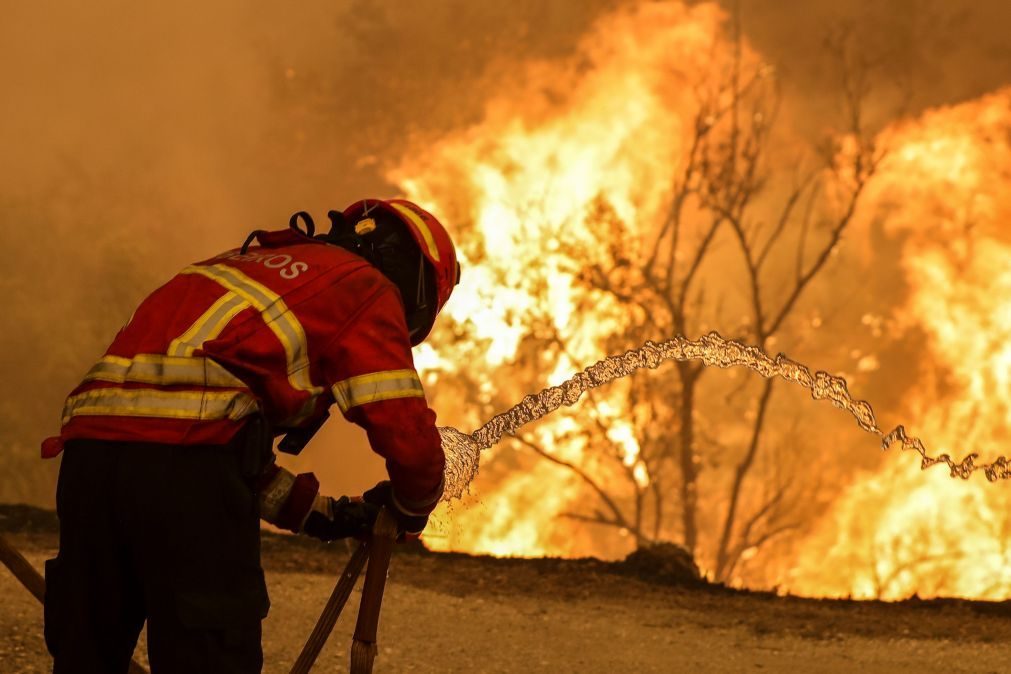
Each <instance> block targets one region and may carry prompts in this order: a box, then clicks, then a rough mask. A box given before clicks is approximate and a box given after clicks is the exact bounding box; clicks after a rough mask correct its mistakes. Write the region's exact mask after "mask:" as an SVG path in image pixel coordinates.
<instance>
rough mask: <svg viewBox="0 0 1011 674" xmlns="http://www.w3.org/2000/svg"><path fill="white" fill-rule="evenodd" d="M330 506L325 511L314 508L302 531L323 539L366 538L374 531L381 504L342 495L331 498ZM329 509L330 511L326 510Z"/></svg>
mask: <svg viewBox="0 0 1011 674" xmlns="http://www.w3.org/2000/svg"><path fill="white" fill-rule="evenodd" d="M329 506H330V507H329V508H328V509H327V508H324V509H323V510H324V512H320V511H319V510H316V509H313V510H312V511H310V512H309V516H308V517H307V518H306V520H305V524H304V525H302V531H303V532H304V533H306V534H308V535H309V536H312V537H313V538H318V539H320V540H321V541H327V542H329V541H333V540H336V539H338V538H349V537H353V538H358V539H360V540H364V539H365V538H367V537H368V536H369V534H370V533H372V526H373V525H374V524H375V523H376V517H378V516H379V510H380V506H378V505H375V504H372V503H366V502H364V501H361V500H358V499H350V498H348V497H347V496H341V497H340V498H339V499H334V498H330V499H329ZM326 510H329V511H330V512H329V513H326V512H325V511H326Z"/></svg>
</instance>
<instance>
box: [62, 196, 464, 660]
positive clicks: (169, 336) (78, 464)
mask: <svg viewBox="0 0 1011 674" xmlns="http://www.w3.org/2000/svg"><path fill="white" fill-rule="evenodd" d="M329 215H330V220H331V228H330V231H329V233H327V234H319V235H317V234H316V232H315V227H314V224H313V222H312V219H311V218H310V217H309V216H308V215H307V214H306V213H304V212H300V213H296V214H295V215H294V216H292V219H291V222H290V227H289V228H288V229H286V230H281V231H262V230H261V231H256V232H253V233H252V234H250V236H249V238H248V239H247V240H246V242H245V244H244V245H243V246H242V247H241V248H238V249H235V250H231V251H227V252H225V253H222V254H220V255H217V256H215V257H213V258H211V259H209V260H205V261H203V262H198V263H196V264H193V265H191V266H189V267H187V268H185V269H183V270H182V272H180V273H179V274H178V275H176V276H175V277H174V278H173V279H171V280H170V281H169V282H168V283H166V284H165V285H163V286H162V287H160V288H158V289H157V290H155V291H154V293H152V294H151V295H150V296H149V297H148V298H147V299H145V300H144V301H143V302H142V303H141V304H140V306H139V307H138V308H137V310H136V311H135V312H134V314H133V316H132V317H131V319H130V321H129V322H128V323H127V324H126V325H125V326H124V327H123V328H122V329H121V330H120V332H119V334H118V335H117V336H116V338H115V339H114V340H113V342H112V345H111V346H110V347H109V348H108V350H107V351H106V353H105V355H104V356H103V357H102V358H101V359H100V360H99V361H98V362H97V363H96V364H95V365H94V367H92V368H91V370H90V371H89V372H88V373H87V375H86V376H85V377H84V380H83V381H82V382H81V384H80V385H79V386H78V387H77V388H76V389H74V390H73V391H72V392H71V394H70V396H69V397H68V398H67V400H66V403H65V406H64V408H63V418H62V428H61V432H60V435H59V436H58V437H55V438H49V439H47V440H46V441H45V442H44V443H43V448H42V449H43V456H45V457H52V456H56V455H57V454H60V453H61V452H62V454H63V460H62V465H61V467H60V476H59V483H58V487H57V497H56V501H57V512H58V514H59V518H60V550H59V553H58V555H57V556H56V558H55V559H53V560H50V561H48V562H46V581H47V594H46V603H45V608H46V615H45V635H46V643H47V646H48V648H49V650H50V652H51V653H52V654H53V656H54V662H55V664H54V671H55V672H56V673H57V674H60V673H62V672H125V671H127V668H128V665H129V661H130V656H131V654H132V652H133V650H134V647H135V645H136V641H137V638H138V635H139V632H140V629H141V627H142V625H143V623H144V621H145V619H146V620H147V625H148V628H147V629H148V632H147V638H148V654H149V658H150V662H151V666H152V670H153V672H155V673H157V672H187V673H193V672H216V673H221V672H258V671H260V669H261V666H262V661H263V656H262V650H261V645H260V624H261V620H262V619H263V618H264V617H265V616H266V615H267V609H268V607H269V601H268V598H267V591H266V586H265V584H264V579H263V571H262V569H261V567H260V538H259V531H260V524H259V519H260V518H261V517H262V518H263V519H264V520H266V521H268V522H271V523H273V524H275V525H277V526H280V527H283V528H286V529H289V530H291V531H294V532H300V533H304V534H308V535H310V536H314V537H316V538H319V539H322V540H324V541H331V540H334V539H338V538H343V537H348V536H357V537H361V536H364V535H365V534H367V532H368V531H369V529H370V527H371V526H372V524H373V522H374V520H375V517H376V515H377V514H378V511H379V508H380V507H382V506H386V507H388V508H389V509H390V510H391V511H392V512H393V514H394V515H395V517H396V518H397V521H398V524H399V527H400V530H401V531H402V532H403V533H404V534H417V533H420V532H421V530H422V529H424V527H425V525H426V523H427V521H428V514H429V513H430V512H431V510H432V509H433V508H434V507H435V505H436V503H437V502H438V501H439V498H440V497H441V495H442V489H443V469H444V464H445V457H444V455H443V452H442V447H441V441H440V438H439V434H438V431H437V429H436V426H435V413H434V412H433V411H432V410H431V409H429V407H428V405H427V403H426V401H425V395H424V391H423V390H422V386H421V381H420V379H419V378H418V374H417V372H416V371H415V369H414V365H413V361H412V357H411V347H412V346H415V345H417V344H419V343H420V342H421V341H422V340H423V339H425V337H426V336H427V335H428V333H429V331H430V330H431V329H432V324H433V322H434V321H435V318H436V315H437V314H438V313H439V311H440V310H441V309H442V307H443V306H444V305H445V304H446V301H447V300H448V299H449V296H450V293H451V292H452V290H453V287H454V286H455V285H456V283H457V282H458V281H459V272H460V268H459V265H458V263H457V260H456V252H455V250H454V247H453V243H452V241H451V239H450V237H449V235H448V234H447V232H446V230H445V229H444V228H443V226H442V225H441V224H440V223H439V222H438V220H436V219H435V218H434V217H433V216H432V215H431V214H430V213H428V212H426V211H425V210H423V209H421V208H419V207H418V206H417V205H415V204H413V203H411V202H409V201H405V200H399V199H394V200H371V199H370V200H365V201H359V202H357V203H355V204H353V205H351V206H350V207H348V208H347V209H346V210H344V211H343V212H340V211H331V212H330V214H329ZM300 224H301V225H303V227H302V228H300V227H299V225H300ZM334 404H336V405H337V407H338V408H339V409H340V411H341V413H342V414H343V415H344V417H345V418H346V419H347V420H349V421H351V422H353V423H356V424H358V425H360V426H362V427H364V428H365V430H366V431H367V433H368V438H369V443H370V444H371V446H372V449H373V450H374V451H376V452H377V453H378V454H380V455H381V456H382V457H383V458H384V459H385V460H386V468H387V471H388V473H389V480H388V481H385V482H382V483H380V484H379V485H377V486H376V487H374V488H373V489H371V490H369V491H367V492H366V493H365V494H364V499H349V498H348V497H342V498H339V499H334V498H331V497H327V496H324V495H322V494H320V493H319V483H318V482H317V480H316V478H315V477H314V476H313V475H312V474H311V473H307V474H302V475H297V476H296V475H292V474H291V473H289V472H288V471H286V470H284V469H282V468H280V467H278V466H277V465H275V464H274V458H275V457H274V453H273V445H274V438H275V436H280V435H283V436H284V437H283V438H282V440H281V441H280V444H279V445H278V447H279V449H282V450H286V451H292V452H297V451H298V450H299V449H301V447H302V446H304V444H305V443H306V442H307V441H308V439H309V438H310V437H311V436H312V434H313V433H314V432H315V430H317V429H318V428H319V426H320V425H321V424H322V423H323V421H324V420H325V419H326V418H327V415H328V409H329V408H330V407H331V406H332V405H334Z"/></svg>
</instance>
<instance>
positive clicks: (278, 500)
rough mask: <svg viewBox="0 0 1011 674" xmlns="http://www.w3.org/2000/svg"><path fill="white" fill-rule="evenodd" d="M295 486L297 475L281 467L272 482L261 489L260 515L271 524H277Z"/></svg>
mask: <svg viewBox="0 0 1011 674" xmlns="http://www.w3.org/2000/svg"><path fill="white" fill-rule="evenodd" d="M294 486H295V476H294V475H292V474H291V472H290V471H288V470H285V469H284V468H281V469H279V470H278V471H277V475H275V476H274V479H273V480H271V481H270V484H269V485H267V487H266V488H265V489H263V490H262V491H260V517H261V518H263V519H264V520H265V521H267V522H270V523H271V524H277V521H278V520H279V519H280V517H281V508H282V507H283V506H284V502H285V501H287V500H288V494H290V493H291V489H292V487H294Z"/></svg>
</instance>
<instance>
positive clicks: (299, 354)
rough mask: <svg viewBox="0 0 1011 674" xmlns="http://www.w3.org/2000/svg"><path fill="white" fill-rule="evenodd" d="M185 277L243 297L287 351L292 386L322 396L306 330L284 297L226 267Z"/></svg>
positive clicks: (203, 269) (197, 268) (193, 268)
mask: <svg viewBox="0 0 1011 674" xmlns="http://www.w3.org/2000/svg"><path fill="white" fill-rule="evenodd" d="M181 273H183V274H199V275H201V276H204V277H206V278H209V279H211V280H212V281H215V282H216V283H218V284H220V285H222V286H224V287H225V288H227V289H228V290H231V291H232V292H233V293H235V294H236V295H238V296H239V297H241V298H242V299H243V300H245V301H246V302H248V303H249V304H250V305H252V306H253V307H254V308H256V309H257V310H258V311H259V312H260V314H261V316H262V317H263V322H264V324H266V326H267V327H268V328H270V330H271V331H272V332H273V333H274V335H275V336H276V337H277V339H278V340H279V341H280V342H281V346H283V347H284V353H285V358H286V360H287V364H288V382H289V383H290V384H291V386H292V387H293V388H294V389H296V390H298V391H306V392H308V393H310V394H312V395H318V394H319V393H321V392H322V391H323V389H322V388H321V387H318V386H313V385H312V379H311V378H310V376H309V355H308V344H307V342H306V337H305V330H303V329H302V324H301V323H299V322H298V319H297V318H295V315H294V314H293V313H291V311H290V310H289V309H288V306H287V305H286V304H285V303H284V300H282V299H281V296H280V295H278V294H277V293H275V292H274V291H272V290H270V289H269V288H267V287H266V286H265V285H263V284H261V283H258V282H257V281H254V280H253V279H251V278H250V277H248V276H246V275H245V274H243V273H242V272H241V271H239V270H238V269H235V268H234V267H229V266H227V265H224V264H214V265H209V266H201V265H196V266H191V267H187V268H186V269H184V270H183V271H182V272H181Z"/></svg>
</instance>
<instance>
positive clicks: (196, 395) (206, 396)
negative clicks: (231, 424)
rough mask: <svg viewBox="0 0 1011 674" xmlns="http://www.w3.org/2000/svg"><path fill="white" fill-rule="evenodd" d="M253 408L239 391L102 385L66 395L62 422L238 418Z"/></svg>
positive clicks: (245, 395)
mask: <svg viewBox="0 0 1011 674" xmlns="http://www.w3.org/2000/svg"><path fill="white" fill-rule="evenodd" d="M254 411H256V400H255V399H254V398H253V397H252V396H250V395H249V394H247V393H243V392H242V391H203V392H200V391H159V390H156V389H120V388H101V389H93V390H91V391H85V392H84V393H78V394H77V395H75V396H71V397H69V398H67V403H66V405H64V407H63V423H64V424H66V423H67V422H68V421H70V419H71V418H73V417H75V416H95V415H100V416H125V417H159V418H166V419H196V420H200V421H213V420H218V419H232V420H237V419H241V418H243V417H245V416H247V415H249V414H252V413H253V412H254Z"/></svg>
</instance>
